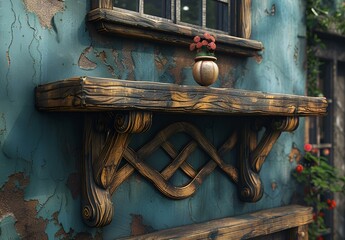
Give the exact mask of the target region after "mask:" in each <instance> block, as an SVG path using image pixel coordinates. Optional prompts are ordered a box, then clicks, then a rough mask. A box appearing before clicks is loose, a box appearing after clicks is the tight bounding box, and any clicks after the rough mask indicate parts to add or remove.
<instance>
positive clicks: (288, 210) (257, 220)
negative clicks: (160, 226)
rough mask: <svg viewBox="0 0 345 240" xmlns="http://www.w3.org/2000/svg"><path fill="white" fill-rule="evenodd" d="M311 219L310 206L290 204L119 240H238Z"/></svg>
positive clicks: (306, 222)
mask: <svg viewBox="0 0 345 240" xmlns="http://www.w3.org/2000/svg"><path fill="white" fill-rule="evenodd" d="M312 221H313V216H312V208H311V207H303V206H299V205H291V206H285V207H279V208H272V209H269V210H262V211H258V212H255V213H251V214H245V215H241V216H237V217H230V218H223V219H219V220H212V221H209V222H205V223H199V224H192V225H188V226H182V227H177V228H171V229H167V230H162V231H158V232H153V233H149V234H145V235H141V236H135V237H128V238H123V239H137V240H140V239H161V240H163V239H184V240H187V239H217V240H220V239H231V240H240V239H250V238H254V237H258V236H264V235H269V234H272V233H276V232H280V231H284V230H288V229H291V230H293V229H294V228H298V227H300V226H303V225H306V224H308V223H310V222H312ZM306 231H307V230H306ZM307 233H308V232H306V233H304V234H307ZM296 234H297V231H296ZM291 239H298V237H297V236H295V238H291Z"/></svg>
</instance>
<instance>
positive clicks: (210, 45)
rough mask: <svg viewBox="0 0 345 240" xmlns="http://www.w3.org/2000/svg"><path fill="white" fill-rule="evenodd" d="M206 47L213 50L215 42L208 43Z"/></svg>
mask: <svg viewBox="0 0 345 240" xmlns="http://www.w3.org/2000/svg"><path fill="white" fill-rule="evenodd" d="M208 47H209V48H210V49H212V50H215V49H216V44H215V43H214V42H210V43H209V44H208Z"/></svg>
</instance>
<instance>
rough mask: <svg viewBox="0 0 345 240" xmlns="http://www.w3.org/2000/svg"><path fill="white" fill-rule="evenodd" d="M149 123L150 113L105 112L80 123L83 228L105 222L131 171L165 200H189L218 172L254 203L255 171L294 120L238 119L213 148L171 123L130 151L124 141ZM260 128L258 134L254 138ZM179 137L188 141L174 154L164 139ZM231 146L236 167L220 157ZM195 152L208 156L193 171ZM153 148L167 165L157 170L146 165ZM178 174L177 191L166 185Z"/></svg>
mask: <svg viewBox="0 0 345 240" xmlns="http://www.w3.org/2000/svg"><path fill="white" fill-rule="evenodd" d="M151 121H152V115H151V113H148V112H139V111H132V112H122V113H118V114H114V113H107V114H103V115H102V114H101V115H95V116H93V117H91V118H88V119H86V122H85V129H86V130H85V133H86V136H85V137H84V138H85V145H84V155H85V156H84V164H83V168H84V170H83V172H84V178H85V179H84V181H83V217H84V219H85V222H86V223H87V224H88V225H90V226H102V225H106V224H108V223H109V222H110V221H111V218H112V214H113V205H112V202H111V200H110V197H111V195H112V194H113V193H114V192H115V191H116V189H117V188H118V187H119V186H120V185H121V184H122V183H123V182H124V181H125V180H126V179H127V178H129V177H130V176H131V175H132V174H133V173H134V172H135V171H136V172H138V173H140V175H142V176H143V177H144V178H146V179H148V180H149V181H150V182H152V184H153V185H154V186H155V187H156V188H157V189H158V190H159V191H160V192H161V193H162V194H164V195H165V196H167V197H169V198H172V199H183V198H187V197H190V196H191V195H193V194H194V193H195V192H196V190H197V189H198V187H199V186H200V185H201V184H202V183H203V181H204V180H205V178H206V177H207V176H208V175H210V174H211V173H212V172H213V171H214V170H215V168H217V167H218V168H220V169H221V170H222V171H223V172H224V173H225V174H226V175H227V176H228V177H229V180H231V181H232V182H233V183H234V184H236V185H237V188H238V191H239V196H240V198H241V200H243V201H247V202H255V201H258V200H259V199H260V198H261V197H262V195H263V186H262V183H261V179H260V176H259V172H260V169H261V167H262V165H263V163H264V161H265V159H266V157H267V155H268V153H269V152H270V150H271V149H272V146H273V144H274V143H275V142H276V140H277V139H278V137H279V136H280V134H281V132H282V131H293V130H294V129H295V128H296V127H297V126H298V118H295V117H276V118H269V119H268V118H267V119H266V118H262V119H259V120H258V119H253V118H243V124H242V125H241V126H242V127H240V128H236V129H235V130H234V131H233V132H232V133H231V134H230V136H229V137H228V138H227V139H226V140H225V141H224V143H223V144H222V145H221V146H220V147H219V148H218V149H217V148H216V147H215V146H214V145H213V144H212V143H211V142H210V141H209V140H208V139H207V137H206V136H205V135H204V134H203V133H202V131H200V130H199V129H198V128H197V127H195V126H194V125H193V124H191V123H188V122H176V123H172V124H170V125H169V126H167V127H165V128H164V129H162V130H160V131H159V132H158V133H157V134H156V135H155V136H154V137H153V138H152V139H151V140H149V141H147V142H146V143H145V144H144V145H143V146H141V147H140V148H139V149H137V150H133V149H132V148H130V147H129V146H128V144H129V140H130V136H131V135H132V134H134V133H140V132H143V131H146V130H148V129H149V128H150V126H151ZM262 127H264V128H265V131H264V134H263V135H262V137H261V138H260V139H257V135H258V134H257V133H258V131H259V129H260V128H262ZM179 133H183V134H186V135H187V136H189V141H188V142H187V143H186V144H185V145H184V146H183V148H182V150H180V151H177V150H176V149H175V146H174V145H173V144H172V142H170V141H169V139H171V137H173V136H174V135H175V134H179ZM237 146H238V149H239V151H238V152H239V154H238V155H237V156H235V157H236V158H237V163H238V167H237V168H236V167H234V166H233V165H231V164H229V163H228V162H229V161H225V159H224V156H225V155H226V153H227V152H229V151H231V150H233V149H234V148H235V147H236V148H237ZM197 148H200V149H201V150H202V151H203V152H204V153H206V154H207V156H208V161H207V162H206V163H205V164H204V165H203V166H202V167H200V168H198V169H196V168H195V167H193V166H192V165H191V164H190V163H189V162H188V159H189V158H190V156H191V155H192V154H193V152H194V151H196V150H197ZM158 149H163V150H164V151H165V152H166V153H167V154H168V156H169V157H170V162H169V163H168V164H167V165H166V166H165V167H164V169H162V170H160V171H158V170H156V169H154V168H153V167H151V166H150V165H149V164H148V163H146V160H147V158H149V157H150V156H151V155H153V154H154V152H155V151H157V150H158ZM122 161H123V164H120V163H121V162H122ZM179 170H181V171H182V172H184V174H185V175H186V176H187V177H188V181H186V183H185V184H184V185H182V186H176V185H174V184H173V183H172V181H170V179H171V178H172V177H173V176H174V174H175V173H176V172H177V171H179Z"/></svg>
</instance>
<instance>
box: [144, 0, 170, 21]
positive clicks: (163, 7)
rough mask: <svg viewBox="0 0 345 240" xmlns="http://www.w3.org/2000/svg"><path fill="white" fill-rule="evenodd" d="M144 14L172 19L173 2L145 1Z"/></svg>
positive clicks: (168, 0) (162, 0) (161, 0)
mask: <svg viewBox="0 0 345 240" xmlns="http://www.w3.org/2000/svg"><path fill="white" fill-rule="evenodd" d="M144 13H145V14H149V15H153V16H157V17H162V18H168V19H170V18H171V2H170V0H145V1H144Z"/></svg>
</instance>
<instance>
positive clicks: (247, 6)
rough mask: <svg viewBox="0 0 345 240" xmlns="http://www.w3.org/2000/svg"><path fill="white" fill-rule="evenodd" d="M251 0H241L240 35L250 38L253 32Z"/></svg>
mask: <svg viewBox="0 0 345 240" xmlns="http://www.w3.org/2000/svg"><path fill="white" fill-rule="evenodd" d="M251 4H252V1H251V0H242V1H240V19H239V25H240V26H239V37H242V38H246V39H249V38H250V35H251V32H252V19H251V17H252V15H251Z"/></svg>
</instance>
